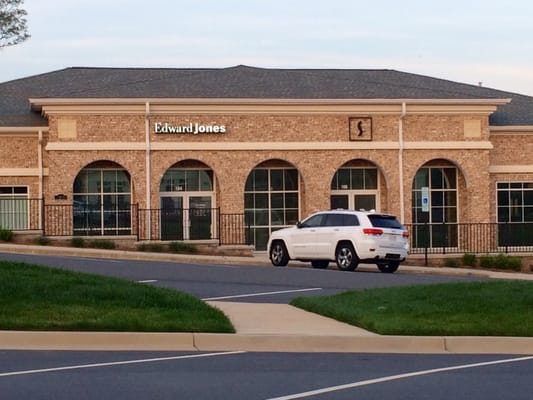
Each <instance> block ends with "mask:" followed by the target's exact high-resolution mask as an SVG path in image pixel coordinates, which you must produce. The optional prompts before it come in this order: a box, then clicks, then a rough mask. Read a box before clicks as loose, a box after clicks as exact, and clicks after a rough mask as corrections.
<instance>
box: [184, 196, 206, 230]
mask: <svg viewBox="0 0 533 400" xmlns="http://www.w3.org/2000/svg"><path fill="white" fill-rule="evenodd" d="M211 221H212V210H211V196H190V197H189V219H188V221H187V225H188V228H189V239H191V240H202V239H211Z"/></svg>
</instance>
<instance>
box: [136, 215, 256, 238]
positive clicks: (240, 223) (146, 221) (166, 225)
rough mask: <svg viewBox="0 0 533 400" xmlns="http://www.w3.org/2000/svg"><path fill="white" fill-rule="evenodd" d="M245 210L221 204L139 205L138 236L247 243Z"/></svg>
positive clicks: (247, 228) (247, 227)
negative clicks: (231, 211)
mask: <svg viewBox="0 0 533 400" xmlns="http://www.w3.org/2000/svg"><path fill="white" fill-rule="evenodd" d="M249 229H250V227H249V226H247V225H246V223H245V220H244V214H222V213H220V209H219V208H188V209H187V208H170V209H168V208H167V209H139V211H138V239H139V240H210V239H214V240H218V241H219V243H220V244H222V245H229V244H248V243H247V238H248V237H249V235H247V231H248V230H249Z"/></svg>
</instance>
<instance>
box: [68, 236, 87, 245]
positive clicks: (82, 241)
mask: <svg viewBox="0 0 533 400" xmlns="http://www.w3.org/2000/svg"><path fill="white" fill-rule="evenodd" d="M70 245H71V246H72V247H80V248H81V247H85V239H83V238H82V237H73V238H72V239H70Z"/></svg>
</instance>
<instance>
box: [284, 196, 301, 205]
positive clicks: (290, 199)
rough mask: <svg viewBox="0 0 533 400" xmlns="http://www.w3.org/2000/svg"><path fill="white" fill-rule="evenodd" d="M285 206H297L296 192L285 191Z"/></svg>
mask: <svg viewBox="0 0 533 400" xmlns="http://www.w3.org/2000/svg"><path fill="white" fill-rule="evenodd" d="M285 207H286V208H298V193H285Z"/></svg>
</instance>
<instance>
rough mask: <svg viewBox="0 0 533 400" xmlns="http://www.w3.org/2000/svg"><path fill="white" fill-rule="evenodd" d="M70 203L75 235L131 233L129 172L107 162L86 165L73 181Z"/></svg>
mask: <svg viewBox="0 0 533 400" xmlns="http://www.w3.org/2000/svg"><path fill="white" fill-rule="evenodd" d="M72 206H73V210H72V213H73V218H74V221H73V222H74V234H75V235H130V234H131V184H130V175H129V173H128V172H127V171H126V170H125V169H124V168H122V167H121V166H120V165H118V164H115V163H112V162H107V161H100V162H96V163H93V164H90V165H88V166H87V167H85V168H84V169H82V170H81V171H80V173H79V174H78V176H76V179H75V180H74V188H73V204H72Z"/></svg>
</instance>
